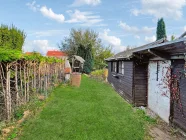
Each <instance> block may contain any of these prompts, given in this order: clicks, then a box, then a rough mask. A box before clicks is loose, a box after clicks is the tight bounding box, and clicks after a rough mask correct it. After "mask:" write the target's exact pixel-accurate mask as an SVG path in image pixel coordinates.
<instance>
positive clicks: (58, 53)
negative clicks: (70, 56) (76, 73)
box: [46, 51, 67, 58]
mask: <svg viewBox="0 0 186 140" xmlns="http://www.w3.org/2000/svg"><path fill="white" fill-rule="evenodd" d="M46 56H49V57H58V58H59V57H62V56H67V54H66V53H65V52H62V51H48V52H47V54H46Z"/></svg>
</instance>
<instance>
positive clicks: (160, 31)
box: [156, 18, 167, 40]
mask: <svg viewBox="0 0 186 140" xmlns="http://www.w3.org/2000/svg"><path fill="white" fill-rule="evenodd" d="M166 37H167V35H166V29H165V22H164V20H163V18H161V19H159V20H158V24H157V30H156V39H157V40H159V39H162V38H166Z"/></svg>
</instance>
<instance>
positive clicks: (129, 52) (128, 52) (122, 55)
mask: <svg viewBox="0 0 186 140" xmlns="http://www.w3.org/2000/svg"><path fill="white" fill-rule="evenodd" d="M164 42H167V40H166V39H165V38H162V39H160V40H157V41H155V42H152V43H149V44H146V45H143V46H140V47H136V48H133V49H129V50H125V51H122V52H119V53H117V54H116V55H114V56H112V57H109V58H107V59H105V60H106V61H110V60H117V59H130V58H132V57H133V53H134V52H137V51H138V50H143V49H146V48H148V47H151V46H154V45H158V44H161V43H164Z"/></svg>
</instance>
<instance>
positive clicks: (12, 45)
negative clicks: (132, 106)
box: [0, 25, 26, 51]
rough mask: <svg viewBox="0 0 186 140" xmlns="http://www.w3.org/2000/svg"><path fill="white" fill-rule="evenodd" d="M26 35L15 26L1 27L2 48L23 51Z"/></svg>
mask: <svg viewBox="0 0 186 140" xmlns="http://www.w3.org/2000/svg"><path fill="white" fill-rule="evenodd" d="M25 38H26V35H25V33H24V31H21V30H19V29H17V28H16V27H15V26H13V25H12V26H11V27H8V26H7V25H1V26H0V48H3V49H16V50H20V51H21V50H22V46H23V44H24V41H25Z"/></svg>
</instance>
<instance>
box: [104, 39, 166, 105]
mask: <svg viewBox="0 0 186 140" xmlns="http://www.w3.org/2000/svg"><path fill="white" fill-rule="evenodd" d="M164 41H165V40H164V39H161V40H158V41H156V42H153V43H150V44H147V45H144V46H141V47H138V48H134V49H131V50H126V51H123V52H120V53H118V54H116V55H114V56H113V57H110V58H108V59H106V61H107V62H108V82H109V83H110V84H112V86H113V87H114V88H115V90H116V91H117V92H118V93H119V94H120V95H121V96H122V97H123V98H124V99H126V100H127V101H129V102H130V103H132V104H134V105H135V106H146V105H147V88H148V86H147V84H148V78H147V76H148V59H146V58H145V57H144V56H143V55H138V54H134V53H133V52H134V51H135V50H136V49H143V48H144V47H147V46H152V45H156V44H160V43H163V42H164Z"/></svg>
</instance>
